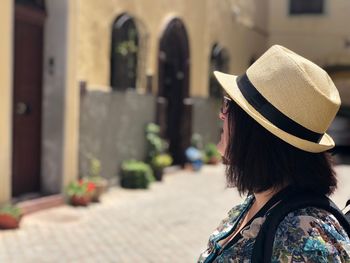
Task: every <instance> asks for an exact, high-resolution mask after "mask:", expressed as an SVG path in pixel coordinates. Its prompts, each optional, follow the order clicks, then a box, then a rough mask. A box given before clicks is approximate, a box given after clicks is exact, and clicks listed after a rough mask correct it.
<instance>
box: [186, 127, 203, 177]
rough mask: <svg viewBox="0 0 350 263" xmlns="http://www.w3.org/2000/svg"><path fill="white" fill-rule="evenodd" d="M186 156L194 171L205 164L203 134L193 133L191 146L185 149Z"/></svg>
mask: <svg viewBox="0 0 350 263" xmlns="http://www.w3.org/2000/svg"><path fill="white" fill-rule="evenodd" d="M185 155H186V158H187V160H188V162H189V163H190V167H191V169H192V170H193V171H199V170H200V169H201V168H202V166H203V159H204V156H203V152H202V136H201V135H200V134H198V133H195V134H193V135H192V138H191V146H190V147H188V148H187V149H186V151H185Z"/></svg>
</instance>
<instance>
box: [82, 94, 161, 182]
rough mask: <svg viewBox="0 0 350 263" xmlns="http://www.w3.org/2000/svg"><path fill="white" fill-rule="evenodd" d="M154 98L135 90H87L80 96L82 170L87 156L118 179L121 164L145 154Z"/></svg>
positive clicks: (105, 174) (142, 157)
mask: <svg viewBox="0 0 350 263" xmlns="http://www.w3.org/2000/svg"><path fill="white" fill-rule="evenodd" d="M155 103H156V102H155V98H154V97H153V96H152V95H140V94H138V93H136V92H135V91H126V92H118V91H110V92H101V91H88V92H87V93H85V94H84V95H82V97H81V106H80V113H81V114H80V147H79V149H80V150H79V159H80V161H79V170H80V173H81V175H84V174H86V173H87V170H88V157H89V156H93V157H96V158H98V159H99V160H100V161H101V165H102V176H104V177H106V178H108V179H110V181H112V182H115V180H116V179H117V175H118V173H119V170H120V164H121V162H122V161H124V160H127V159H137V160H143V159H144V158H145V155H146V152H145V135H144V128H145V125H146V124H147V123H148V122H151V121H154V118H155Z"/></svg>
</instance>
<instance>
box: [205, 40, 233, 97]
mask: <svg viewBox="0 0 350 263" xmlns="http://www.w3.org/2000/svg"><path fill="white" fill-rule="evenodd" d="M209 70H210V72H209V95H210V97H215V98H221V97H222V88H221V87H220V84H219V83H218V82H217V80H216V78H215V76H214V74H213V71H215V70H218V71H221V72H226V73H227V72H228V70H229V56H228V52H227V50H226V49H225V48H223V47H222V46H221V45H219V44H217V43H216V44H214V45H213V48H212V50H211V55H210V68H209Z"/></svg>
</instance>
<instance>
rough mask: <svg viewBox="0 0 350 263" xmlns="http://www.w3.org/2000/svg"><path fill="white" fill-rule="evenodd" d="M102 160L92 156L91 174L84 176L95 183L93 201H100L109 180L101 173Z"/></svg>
mask: <svg viewBox="0 0 350 263" xmlns="http://www.w3.org/2000/svg"><path fill="white" fill-rule="evenodd" d="M100 174H101V162H100V160H98V159H96V158H94V157H91V158H90V169H89V176H88V177H86V178H84V179H85V180H86V181H89V182H92V183H93V184H94V185H95V191H94V192H93V194H92V197H91V201H92V202H99V201H100V197H101V195H102V194H103V193H104V192H106V190H107V186H108V182H107V180H106V179H105V178H103V177H102V176H101V175H100Z"/></svg>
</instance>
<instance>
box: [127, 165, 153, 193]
mask: <svg viewBox="0 0 350 263" xmlns="http://www.w3.org/2000/svg"><path fill="white" fill-rule="evenodd" d="M154 180H155V178H154V175H153V171H152V169H151V167H150V166H149V165H148V164H146V163H144V162H140V161H135V160H128V161H124V162H123V163H122V167H121V178H120V183H121V186H122V187H124V188H144V189H146V188H148V187H149V184H150V183H151V182H153V181H154Z"/></svg>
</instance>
